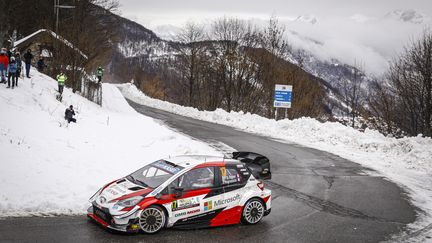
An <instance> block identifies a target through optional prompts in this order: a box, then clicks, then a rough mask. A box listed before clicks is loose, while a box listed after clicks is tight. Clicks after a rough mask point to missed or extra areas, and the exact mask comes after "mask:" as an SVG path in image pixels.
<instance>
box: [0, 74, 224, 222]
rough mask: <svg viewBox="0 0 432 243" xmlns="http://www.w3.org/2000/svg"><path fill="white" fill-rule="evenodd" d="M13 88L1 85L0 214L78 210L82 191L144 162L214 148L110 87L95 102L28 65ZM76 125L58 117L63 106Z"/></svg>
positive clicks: (86, 195)
mask: <svg viewBox="0 0 432 243" xmlns="http://www.w3.org/2000/svg"><path fill="white" fill-rule="evenodd" d="M32 75H33V77H32V78H31V79H27V78H26V79H24V80H22V79H20V81H19V82H20V83H19V87H18V88H16V89H6V87H5V86H4V85H0V188H1V190H0V217H2V216H25V215H54V214H81V213H84V212H85V210H86V206H87V205H88V204H87V200H88V198H89V197H90V196H91V195H92V194H93V193H95V192H96V190H97V189H98V188H99V187H101V186H102V185H104V184H105V183H108V182H110V181H112V180H114V179H117V178H120V177H122V176H125V175H127V174H129V173H131V172H133V171H134V170H136V169H138V168H140V167H142V166H143V165H145V164H146V163H149V162H152V161H154V160H156V159H160V158H163V157H168V156H170V155H178V154H212V155H217V154H218V153H217V152H216V151H215V150H214V149H212V148H210V147H209V146H208V145H206V144H203V143H201V142H198V141H195V140H192V139H191V138H189V137H186V136H185V135H181V134H179V133H176V132H174V131H172V130H169V129H168V128H166V127H165V126H162V125H160V124H158V123H156V122H155V121H154V120H153V119H151V118H148V117H145V116H142V115H140V114H138V113H136V112H135V111H134V110H133V109H132V108H131V107H130V106H129V105H128V104H127V103H126V101H125V100H124V98H123V96H122V95H121V93H120V92H119V91H118V89H117V88H116V87H114V86H113V85H110V84H104V86H103V95H104V97H103V104H104V106H103V107H102V108H101V107H99V106H97V105H96V104H94V103H91V102H89V101H87V100H86V99H84V98H82V97H81V96H78V95H76V94H73V93H72V92H71V90H69V89H65V92H64V98H63V103H60V102H58V101H57V100H56V99H55V95H56V89H57V87H56V86H57V85H56V82H55V81H54V80H52V79H51V78H49V77H47V76H45V75H43V74H40V73H37V72H36V71H32ZM69 105H73V106H74V107H75V109H76V112H77V116H76V118H77V120H78V123H77V124H73V123H72V124H69V125H68V124H67V123H66V122H65V120H64V119H63V116H64V111H65V109H66V107H67V106H69Z"/></svg>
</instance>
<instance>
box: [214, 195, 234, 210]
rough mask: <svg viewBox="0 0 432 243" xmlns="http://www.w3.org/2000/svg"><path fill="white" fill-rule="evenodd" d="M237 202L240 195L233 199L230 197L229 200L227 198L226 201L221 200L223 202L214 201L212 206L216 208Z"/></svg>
mask: <svg viewBox="0 0 432 243" xmlns="http://www.w3.org/2000/svg"><path fill="white" fill-rule="evenodd" d="M238 200H240V194H237V195H235V196H234V197H230V198H227V199H223V200H220V199H219V200H217V201H214V206H215V207H217V206H220V205H224V204H227V203H232V202H235V201H238Z"/></svg>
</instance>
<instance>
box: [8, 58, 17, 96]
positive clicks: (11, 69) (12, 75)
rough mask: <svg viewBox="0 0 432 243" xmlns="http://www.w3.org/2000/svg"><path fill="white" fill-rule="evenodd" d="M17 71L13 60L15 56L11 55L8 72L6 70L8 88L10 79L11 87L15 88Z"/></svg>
mask: <svg viewBox="0 0 432 243" xmlns="http://www.w3.org/2000/svg"><path fill="white" fill-rule="evenodd" d="M16 73H17V63H16V61H15V57H11V61H10V63H9V72H8V86H7V87H8V88H10V87H11V86H10V81H11V79H12V89H13V88H15V84H16V86H17V87H18V77H17V75H16Z"/></svg>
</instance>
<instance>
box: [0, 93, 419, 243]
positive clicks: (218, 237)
mask: <svg viewBox="0 0 432 243" xmlns="http://www.w3.org/2000/svg"><path fill="white" fill-rule="evenodd" d="M130 104H131V105H132V106H133V107H134V108H135V109H136V110H137V111H138V112H140V113H142V114H144V115H147V116H150V117H153V118H155V119H157V120H160V122H163V123H165V124H167V125H168V126H170V127H172V128H173V129H175V130H177V131H180V132H182V133H184V134H187V135H189V136H191V137H193V138H195V139H198V140H203V141H206V142H209V143H211V144H214V145H215V146H218V144H220V143H223V144H226V145H228V146H230V147H232V148H234V149H236V150H244V151H254V152H258V153H261V154H264V155H266V156H268V157H269V159H270V161H271V163H272V174H273V179H272V180H271V181H268V182H266V186H267V187H268V188H270V189H272V191H273V199H272V203H273V208H272V213H271V214H270V215H269V216H267V217H265V218H264V219H263V221H262V222H260V223H259V224H257V225H254V226H243V225H237V226H228V227H220V228H212V229H201V230H174V229H168V230H164V231H162V232H161V233H159V234H156V235H143V234H137V235H123V234H115V233H111V232H107V231H105V230H103V229H102V228H100V227H98V226H97V225H96V224H94V223H93V222H92V221H89V220H87V219H86V217H85V216H74V217H72V216H62V217H48V218H42V217H29V218H7V219H2V220H0V242H182V241H184V242H234V241H235V242H266V241H267V242H379V241H386V240H390V241H393V240H394V239H393V238H392V236H393V235H395V234H396V235H397V234H399V233H400V232H402V231H404V230H405V227H406V225H407V224H409V223H411V222H413V221H414V220H415V211H416V209H415V208H414V207H413V206H412V205H410V204H409V202H408V201H407V200H406V197H405V194H404V192H403V191H402V190H401V189H400V188H399V187H398V186H396V185H395V184H394V183H392V182H389V181H388V180H385V179H383V178H381V177H379V176H370V175H367V174H366V173H365V172H367V169H366V168H364V167H362V166H360V165H358V164H355V163H353V162H350V161H348V160H345V159H343V158H340V157H338V156H335V155H333V154H329V153H326V152H323V151H319V150H315V149H310V148H305V147H302V146H299V145H297V144H287V143H283V142H280V141H276V140H273V139H270V138H266V137H262V136H257V135H254V134H249V133H245V132H241V131H237V130H235V129H233V128H230V127H227V126H223V125H217V124H213V123H208V122H203V121H198V120H194V119H191V118H187V117H183V116H179V115H175V114H171V113H168V112H164V111H160V110H157V109H153V108H149V107H145V106H142V105H138V104H136V103H133V102H130ZM221 148H222V149H223V148H225V146H221ZM372 174H373V173H372Z"/></svg>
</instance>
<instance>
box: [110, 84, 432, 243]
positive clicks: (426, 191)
mask: <svg viewBox="0 0 432 243" xmlns="http://www.w3.org/2000/svg"><path fill="white" fill-rule="evenodd" d="M118 87H119V88H120V89H121V90H122V93H123V95H125V97H127V98H129V99H131V100H133V101H135V102H137V103H140V104H144V105H147V106H150V107H155V108H158V109H162V110H166V111H169V112H173V113H176V114H180V115H184V116H188V117H193V118H195V119H200V120H204V121H209V122H214V123H219V124H223V125H227V126H231V127H235V128H238V129H240V130H243V131H247V132H251V133H257V134H261V135H264V136H269V137H273V138H275V139H278V140H281V141H286V142H289V143H290V142H294V143H297V144H301V145H304V146H307V147H311V148H316V149H319V150H323V151H328V152H330V153H333V154H336V155H339V156H341V157H343V158H347V159H349V160H352V161H354V162H357V163H359V164H362V165H364V166H366V167H369V168H372V169H374V170H376V171H377V172H378V173H379V174H381V175H383V176H385V177H387V178H389V179H390V180H392V181H394V182H396V183H397V184H399V185H400V186H401V187H402V188H404V189H405V190H406V191H407V192H408V193H409V196H410V197H411V199H412V202H413V203H414V205H416V206H417V207H419V208H420V209H422V210H423V212H422V215H420V216H421V217H420V220H419V221H417V222H416V223H415V224H414V225H412V229H413V231H415V230H417V229H420V228H423V229H428V230H427V232H426V233H427V234H429V236H432V139H431V138H423V137H409V138H402V139H396V138H391V137H385V136H384V135H382V134H380V133H378V132H377V131H372V130H366V131H365V132H359V131H357V130H355V129H352V128H350V127H345V126H343V125H342V124H340V123H335V122H326V123H320V122H318V121H317V120H315V119H311V118H301V119H296V120H280V121H275V120H273V119H267V118H264V117H260V116H258V115H254V114H250V113H247V114H244V113H242V112H230V113H228V112H226V111H224V110H222V109H217V110H216V111H199V110H197V109H195V108H191V107H183V106H179V105H176V104H172V103H169V102H165V101H160V100H156V99H152V98H149V97H148V96H146V95H144V94H143V93H142V92H141V91H139V90H138V89H137V88H136V87H135V86H133V85H131V84H123V85H119V86H118ZM426 225H428V226H427V227H426ZM423 231H425V230H423ZM423 231H421V232H423Z"/></svg>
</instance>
